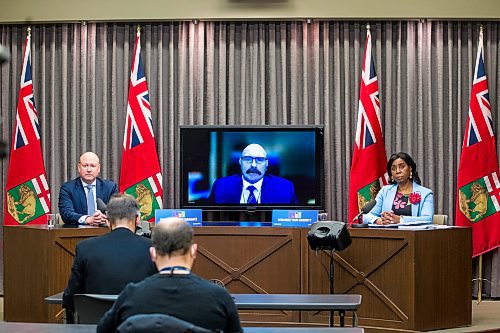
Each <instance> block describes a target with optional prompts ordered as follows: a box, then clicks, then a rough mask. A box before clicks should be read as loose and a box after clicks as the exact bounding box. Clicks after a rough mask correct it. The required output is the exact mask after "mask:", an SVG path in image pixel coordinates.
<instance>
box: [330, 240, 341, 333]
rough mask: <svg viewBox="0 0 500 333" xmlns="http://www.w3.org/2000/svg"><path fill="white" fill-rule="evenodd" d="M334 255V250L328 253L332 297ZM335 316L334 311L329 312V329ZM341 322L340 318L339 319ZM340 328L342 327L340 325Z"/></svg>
mask: <svg viewBox="0 0 500 333" xmlns="http://www.w3.org/2000/svg"><path fill="white" fill-rule="evenodd" d="M334 253H335V249H332V250H331V251H330V276H329V278H330V295H332V294H333V293H334V291H333V272H334V271H333V270H334V265H333V254H334ZM334 316H335V311H334V310H330V327H333V318H334ZM341 320H342V318H341ZM340 326H342V325H340Z"/></svg>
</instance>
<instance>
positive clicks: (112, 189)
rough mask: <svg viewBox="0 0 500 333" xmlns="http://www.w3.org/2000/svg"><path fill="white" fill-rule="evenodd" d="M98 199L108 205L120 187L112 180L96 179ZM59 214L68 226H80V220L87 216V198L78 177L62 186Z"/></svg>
mask: <svg viewBox="0 0 500 333" xmlns="http://www.w3.org/2000/svg"><path fill="white" fill-rule="evenodd" d="M95 189H96V197H97V198H101V200H102V201H104V203H106V204H107V203H108V201H109V199H110V198H111V196H112V195H113V194H115V193H117V192H118V186H117V185H116V183H115V182H114V181H112V180H106V179H101V178H96V187H95ZM59 213H60V214H61V218H62V219H63V221H64V223H66V224H73V225H78V219H79V218H80V217H81V216H82V215H87V196H86V194H85V189H84V188H83V185H82V180H81V179H80V177H77V178H75V179H73V180H70V181H68V182H66V183H64V184H63V186H61V190H60V192H59Z"/></svg>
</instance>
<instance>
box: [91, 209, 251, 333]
mask: <svg viewBox="0 0 500 333" xmlns="http://www.w3.org/2000/svg"><path fill="white" fill-rule="evenodd" d="M152 240H153V247H151V249H150V254H151V258H152V259H153V261H154V262H155V264H156V267H157V268H158V270H159V271H160V272H159V273H158V274H155V275H153V276H150V277H148V278H147V279H144V280H143V281H141V282H139V283H131V284H129V285H128V286H127V287H126V288H125V289H124V290H123V292H122V293H121V294H120V296H119V297H118V299H117V300H116V301H115V303H114V304H113V306H112V307H111V309H109V311H108V312H106V314H105V315H104V316H103V317H102V318H101V320H100V321H99V323H98V325H97V332H98V333H100V332H101V333H103V332H110V333H111V332H115V331H116V328H117V327H118V326H119V325H120V324H121V323H122V322H123V321H125V320H126V319H127V318H129V317H131V316H133V315H137V314H153V313H163V314H167V315H170V316H173V317H176V318H179V319H182V320H184V321H187V322H190V323H192V324H194V325H197V326H200V327H203V328H206V329H210V330H214V331H223V332H228V333H230V332H242V328H241V325H240V319H239V317H238V312H237V310H236V305H235V304H234V301H233V299H232V298H231V295H230V294H229V293H228V291H227V290H226V289H225V288H224V287H221V286H218V285H215V284H214V283H212V282H209V281H207V280H204V279H202V278H200V277H199V276H197V275H195V274H193V273H191V267H192V266H193V262H194V260H195V258H196V252H197V245H196V244H195V243H194V241H193V229H192V228H191V226H190V225H189V224H188V223H187V222H185V221H184V220H182V219H180V218H173V217H172V218H168V219H166V220H162V221H161V222H160V223H158V224H157V225H156V227H155V228H154V230H153V235H152Z"/></svg>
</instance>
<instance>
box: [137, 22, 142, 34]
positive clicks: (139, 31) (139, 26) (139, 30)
mask: <svg viewBox="0 0 500 333" xmlns="http://www.w3.org/2000/svg"><path fill="white" fill-rule="evenodd" d="M137 34H138V35H140V34H141V25H140V24H138V25H137Z"/></svg>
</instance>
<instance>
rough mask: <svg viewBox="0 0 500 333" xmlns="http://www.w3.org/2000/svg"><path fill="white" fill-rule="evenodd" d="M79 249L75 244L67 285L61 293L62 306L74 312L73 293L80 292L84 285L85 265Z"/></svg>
mask: <svg viewBox="0 0 500 333" xmlns="http://www.w3.org/2000/svg"><path fill="white" fill-rule="evenodd" d="M80 253H81V251H80V249H79V246H78V244H77V246H76V251H75V258H74V259H73V266H72V267H71V275H70V277H69V280H68V285H67V287H66V289H64V293H63V308H65V309H66V310H69V311H71V312H74V310H75V305H74V301H73V297H74V296H75V294H78V293H81V292H83V291H84V290H85V286H84V272H85V267H84V263H83V260H82V259H81V256H80Z"/></svg>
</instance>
